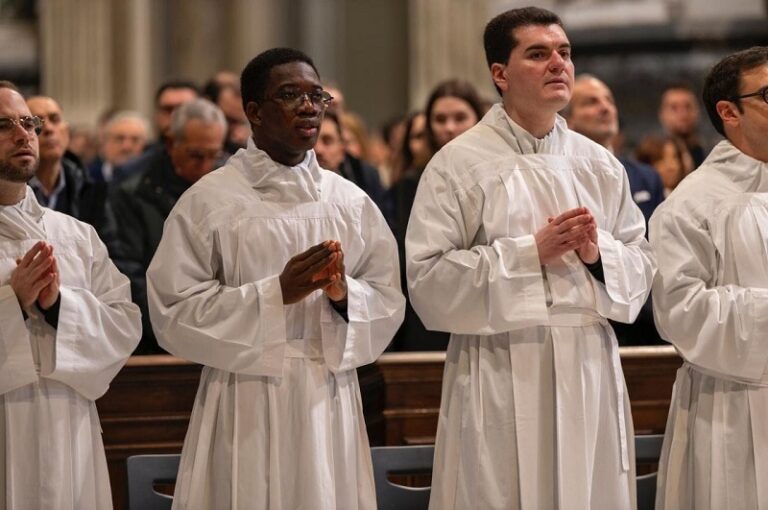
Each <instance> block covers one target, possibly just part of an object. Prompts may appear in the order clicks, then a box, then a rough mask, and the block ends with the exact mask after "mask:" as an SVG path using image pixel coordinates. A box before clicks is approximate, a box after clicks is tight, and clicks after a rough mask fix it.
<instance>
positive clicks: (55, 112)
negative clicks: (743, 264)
mask: <svg viewBox="0 0 768 510" xmlns="http://www.w3.org/2000/svg"><path fill="white" fill-rule="evenodd" d="M27 105H28V106H29V110H30V111H31V112H32V115H37V116H38V117H40V118H41V119H43V129H42V131H41V132H40V135H39V139H40V160H41V161H59V160H61V158H62V157H64V152H65V151H66V150H67V147H68V146H69V126H68V125H67V123H66V122H64V117H63V116H62V113H61V107H60V106H59V104H58V103H57V102H56V101H54V100H53V99H51V98H50V97H32V98H30V99H29V100H28V101H27Z"/></svg>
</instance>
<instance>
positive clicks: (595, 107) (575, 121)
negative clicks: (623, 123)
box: [567, 75, 619, 148]
mask: <svg viewBox="0 0 768 510" xmlns="http://www.w3.org/2000/svg"><path fill="white" fill-rule="evenodd" d="M567 118H568V127H570V128H571V129H573V130H574V131H576V132H577V133H581V134H582V135H584V136H586V137H587V138H589V139H591V140H593V141H595V142H597V143H599V144H600V145H602V146H603V147H606V148H610V144H611V141H612V140H613V138H614V137H615V136H616V135H617V134H618V132H619V120H618V112H617V110H616V104H615V102H614V100H613V94H612V93H611V89H609V88H608V86H607V85H606V84H605V83H603V82H602V81H600V80H599V79H597V78H595V77H594V76H590V75H581V76H578V77H577V78H576V81H575V82H574V85H573V94H572V96H571V102H570V105H569V109H568V114H567Z"/></svg>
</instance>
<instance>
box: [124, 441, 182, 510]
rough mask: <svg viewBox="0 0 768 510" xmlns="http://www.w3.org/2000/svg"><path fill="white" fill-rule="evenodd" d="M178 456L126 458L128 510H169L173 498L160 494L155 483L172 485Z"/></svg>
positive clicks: (177, 467) (136, 456)
mask: <svg viewBox="0 0 768 510" xmlns="http://www.w3.org/2000/svg"><path fill="white" fill-rule="evenodd" d="M180 457H181V456H180V455H178V454H176V455H134V456H132V457H128V509H129V510H170V508H171V504H172V503H173V497H171V496H167V495H165V494H160V493H159V492H157V491H156V490H155V488H154V485H155V484H156V483H173V482H175V481H176V474H177V472H178V471H179V459H180Z"/></svg>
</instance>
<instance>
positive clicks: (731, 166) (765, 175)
mask: <svg viewBox="0 0 768 510" xmlns="http://www.w3.org/2000/svg"><path fill="white" fill-rule="evenodd" d="M702 166H712V167H713V168H714V169H715V170H717V171H718V172H720V173H722V174H723V175H725V176H726V177H727V178H728V180H730V181H731V182H733V183H735V184H738V185H740V186H743V187H744V190H745V191H750V192H761V193H765V192H768V163H764V162H762V161H759V160H757V159H755V158H753V157H751V156H747V155H746V154H744V153H743V152H741V151H740V150H739V149H738V148H736V147H735V146H734V145H733V144H732V143H731V142H729V141H728V140H723V141H722V142H720V143H718V144H717V145H716V146H715V148H714V149H712V152H710V153H709V156H707V159H706V160H705V161H704V163H703V164H702Z"/></svg>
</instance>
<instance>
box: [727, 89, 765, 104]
mask: <svg viewBox="0 0 768 510" xmlns="http://www.w3.org/2000/svg"><path fill="white" fill-rule="evenodd" d="M756 96H759V97H762V98H763V101H765V102H766V103H768V87H763V88H761V89H760V90H758V91H757V92H752V93H751V94H744V95H743V96H736V97H734V98H733V100H734V101H735V100H737V99H746V98H748V97H756Z"/></svg>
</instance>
